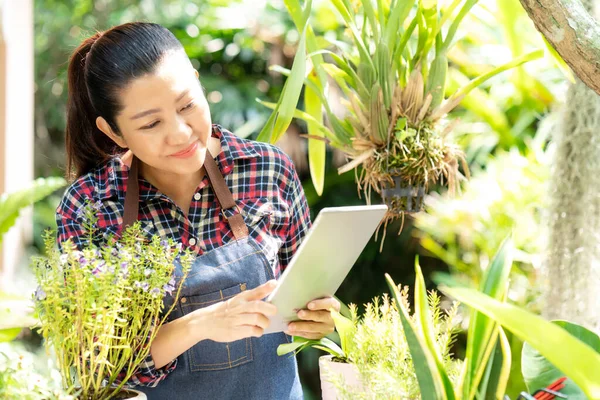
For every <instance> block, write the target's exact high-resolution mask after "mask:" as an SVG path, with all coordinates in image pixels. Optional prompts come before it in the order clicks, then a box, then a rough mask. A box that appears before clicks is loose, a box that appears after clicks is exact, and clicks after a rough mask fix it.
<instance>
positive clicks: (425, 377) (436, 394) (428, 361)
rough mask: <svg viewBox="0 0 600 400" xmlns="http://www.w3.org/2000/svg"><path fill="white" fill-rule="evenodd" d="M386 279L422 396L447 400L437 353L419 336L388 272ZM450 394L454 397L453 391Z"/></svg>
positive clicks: (434, 399) (433, 399)
mask: <svg viewBox="0 0 600 400" xmlns="http://www.w3.org/2000/svg"><path fill="white" fill-rule="evenodd" d="M385 279H386V281H387V284H388V286H389V289H390V292H391V293H392V295H393V297H394V301H395V302H396V306H397V307H398V311H399V312H400V320H401V321H402V327H403V331H404V336H405V337H406V342H407V343H408V348H409V350H410V355H411V358H412V363H413V366H414V369H415V374H416V375H417V381H418V382H419V388H420V392H421V393H420V394H421V398H422V399H431V400H447V399H448V398H449V395H448V393H446V389H445V385H444V383H443V381H442V378H441V376H440V370H439V368H438V365H437V363H436V361H435V355H434V354H433V353H432V352H431V351H430V350H429V347H428V346H427V344H426V343H425V340H424V339H423V338H422V337H421V336H419V331H418V329H417V327H416V326H415V325H414V323H413V322H412V320H411V317H410V314H409V313H408V311H407V310H406V308H405V307H404V304H403V303H402V300H401V299H400V293H399V291H398V287H397V286H396V284H395V283H394V281H393V280H392V278H391V277H390V276H389V275H388V274H385ZM450 395H451V396H452V397H453V393H452V394H450ZM452 397H451V398H452Z"/></svg>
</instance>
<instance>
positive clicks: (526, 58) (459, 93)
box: [449, 50, 544, 100]
mask: <svg viewBox="0 0 600 400" xmlns="http://www.w3.org/2000/svg"><path fill="white" fill-rule="evenodd" d="M543 56H544V51H543V50H535V51H532V52H531V53H527V54H525V55H523V56H521V57H518V58H515V59H514V60H512V61H510V62H507V63H506V64H504V65H500V66H499V67H496V68H494V69H493V70H491V71H490V72H488V73H485V74H483V75H481V76H478V77H477V78H475V79H473V80H471V81H470V82H469V83H468V84H467V85H465V86H463V87H462V88H460V89H458V90H457V91H456V93H454V94H453V95H452V97H451V99H455V98H458V97H460V96H464V95H466V94H467V93H469V92H470V91H471V90H473V89H474V88H476V87H477V86H479V85H481V84H482V83H483V82H485V81H487V80H488V79H490V78H493V77H494V76H496V75H498V74H499V73H501V72H504V71H507V70H509V69H511V68H515V67H518V66H519V65H522V64H525V63H526V62H529V61H533V60H537V59H538V58H542V57H543ZM449 100H450V99H449Z"/></svg>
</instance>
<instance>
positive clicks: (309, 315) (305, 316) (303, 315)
mask: <svg viewBox="0 0 600 400" xmlns="http://www.w3.org/2000/svg"><path fill="white" fill-rule="evenodd" d="M298 318H300V319H301V320H303V321H314V322H325V323H332V324H333V318H331V312H329V311H309V310H300V311H298Z"/></svg>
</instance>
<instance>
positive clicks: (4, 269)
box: [0, 0, 34, 288]
mask: <svg viewBox="0 0 600 400" xmlns="http://www.w3.org/2000/svg"><path fill="white" fill-rule="evenodd" d="M33 76H34V75H33V0H19V1H13V0H9V1H2V0H0V193H4V192H9V193H10V192H14V191H16V190H19V189H22V188H23V187H25V186H27V185H28V184H29V183H30V182H31V181H32V180H33V120H34V119H33V112H34V108H33V91H34V82H33ZM32 228H33V224H32V209H31V208H30V209H29V210H26V211H25V212H23V213H22V216H21V218H19V220H18V221H17V223H16V225H15V226H14V227H13V228H12V229H10V231H9V232H8V233H7V234H5V235H4V239H3V243H2V248H1V249H0V287H5V288H6V287H10V283H11V281H12V277H13V275H14V272H15V270H16V268H17V266H18V264H19V263H21V262H22V260H23V255H24V250H25V246H26V244H27V243H28V242H29V241H30V240H31V236H32Z"/></svg>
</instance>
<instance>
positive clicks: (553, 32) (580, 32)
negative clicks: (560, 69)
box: [520, 0, 600, 94]
mask: <svg viewBox="0 0 600 400" xmlns="http://www.w3.org/2000/svg"><path fill="white" fill-rule="evenodd" d="M520 1H521V4H522V5H523V8H525V11H527V14H529V18H531V19H532V20H533V23H534V24H535V26H536V28H537V29H538V30H539V31H540V32H541V33H542V34H543V35H544V36H545V37H546V39H547V40H548V42H549V43H550V44H551V45H552V47H554V48H555V49H556V51H557V52H558V54H560V56H561V57H562V58H563V59H564V60H565V62H566V63H567V64H568V65H569V66H570V67H571V69H572V70H573V73H575V75H577V76H578V77H579V79H581V81H583V82H584V83H585V84H586V85H587V86H588V87H589V88H591V89H592V90H594V91H595V92H596V93H598V94H600V24H598V22H596V20H595V19H594V18H593V17H592V16H591V15H590V13H589V12H588V11H587V10H586V8H585V6H584V5H583V4H582V3H581V2H580V1H579V0H520Z"/></svg>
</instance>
